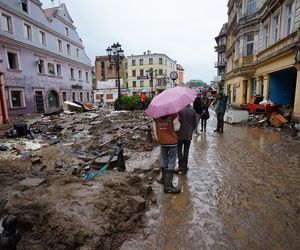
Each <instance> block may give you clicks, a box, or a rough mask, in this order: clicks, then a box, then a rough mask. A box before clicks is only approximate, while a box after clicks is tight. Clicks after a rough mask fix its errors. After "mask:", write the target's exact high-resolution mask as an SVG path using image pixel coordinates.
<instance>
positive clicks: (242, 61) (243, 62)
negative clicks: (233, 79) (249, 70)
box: [234, 56, 254, 68]
mask: <svg viewBox="0 0 300 250" xmlns="http://www.w3.org/2000/svg"><path fill="white" fill-rule="evenodd" d="M253 63H254V57H253V56H245V57H241V58H239V59H237V60H235V62H234V64H235V68H240V67H246V66H250V65H252V64H253Z"/></svg>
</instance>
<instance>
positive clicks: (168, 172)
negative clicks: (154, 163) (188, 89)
mask: <svg viewBox="0 0 300 250" xmlns="http://www.w3.org/2000/svg"><path fill="white" fill-rule="evenodd" d="M176 118H177V115H176V114H171V115H165V116H162V117H159V118H157V119H154V122H155V124H154V134H155V137H156V138H157V141H158V143H159V144H160V156H161V169H162V179H163V184H164V192H165V193H180V192H181V190H180V188H178V187H174V186H173V172H174V169H175V165H176V156H177V134H176V131H175V129H174V124H173V122H174V121H175V119H176Z"/></svg>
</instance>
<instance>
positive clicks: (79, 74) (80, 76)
mask: <svg viewBox="0 0 300 250" xmlns="http://www.w3.org/2000/svg"><path fill="white" fill-rule="evenodd" d="M78 76H79V80H82V71H81V70H78Z"/></svg>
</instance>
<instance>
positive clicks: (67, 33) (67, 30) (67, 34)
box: [65, 27, 69, 36]
mask: <svg viewBox="0 0 300 250" xmlns="http://www.w3.org/2000/svg"><path fill="white" fill-rule="evenodd" d="M65 30H66V36H69V28H68V27H66V28H65Z"/></svg>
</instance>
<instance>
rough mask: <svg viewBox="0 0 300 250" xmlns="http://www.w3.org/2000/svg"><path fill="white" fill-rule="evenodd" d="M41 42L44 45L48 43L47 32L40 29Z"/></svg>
mask: <svg viewBox="0 0 300 250" xmlns="http://www.w3.org/2000/svg"><path fill="white" fill-rule="evenodd" d="M40 43H41V44H42V45H44V46H46V45H47V43H46V33H45V32H44V31H40Z"/></svg>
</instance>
